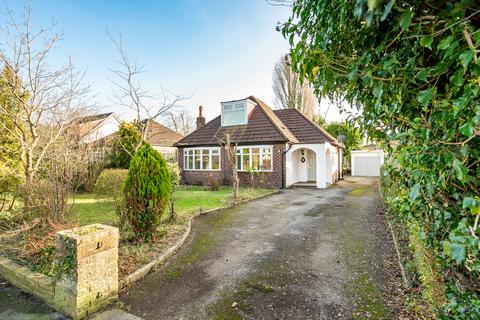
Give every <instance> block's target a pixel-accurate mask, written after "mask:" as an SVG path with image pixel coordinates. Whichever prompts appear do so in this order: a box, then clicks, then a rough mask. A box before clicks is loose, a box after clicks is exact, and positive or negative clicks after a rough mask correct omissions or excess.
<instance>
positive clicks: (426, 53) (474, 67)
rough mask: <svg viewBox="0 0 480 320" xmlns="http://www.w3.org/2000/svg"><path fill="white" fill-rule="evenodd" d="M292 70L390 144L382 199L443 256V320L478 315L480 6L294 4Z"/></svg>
mask: <svg viewBox="0 0 480 320" xmlns="http://www.w3.org/2000/svg"><path fill="white" fill-rule="evenodd" d="M280 29H281V31H282V33H283V35H284V36H285V37H286V38H287V39H289V41H290V44H291V52H290V53H291V61H292V66H293V68H294V69H296V70H297V71H298V72H300V73H301V74H302V75H303V76H305V77H307V78H308V79H309V80H310V82H311V83H312V84H313V85H314V86H315V89H316V92H317V93H318V94H319V95H327V96H330V97H331V98H334V97H339V96H341V97H342V98H345V99H346V100H347V101H349V102H351V103H352V104H353V105H354V106H356V107H357V108H358V109H360V110H362V111H363V112H362V114H361V116H360V117H359V119H358V120H359V122H360V124H361V125H362V128H363V129H365V130H366V131H367V132H368V133H369V135H370V136H373V137H376V138H377V139H378V140H379V141H381V142H383V143H384V144H385V145H386V146H388V151H389V160H388V161H387V164H386V168H385V174H386V175H387V176H388V179H393V181H394V184H395V186H396V188H398V190H397V192H395V193H387V194H389V195H390V197H391V198H389V199H386V201H387V202H388V203H390V204H391V205H392V208H393V210H394V211H395V212H396V214H398V216H399V217H401V218H402V219H403V221H404V222H405V223H406V224H407V223H413V224H414V225H416V226H418V228H417V233H418V236H419V239H421V240H422V241H423V242H424V243H425V245H427V246H428V247H429V248H431V250H432V252H433V253H434V256H435V258H436V259H438V261H439V264H440V268H441V273H442V275H443V277H444V281H445V288H446V289H445V298H446V299H445V302H444V303H442V305H441V306H440V307H439V308H438V309H437V313H438V316H439V317H445V318H458V319H479V318H480V288H479V287H480V281H479V280H480V259H479V245H480V242H479V236H480V232H479V230H478V223H479V214H480V191H479V190H480V186H479V184H480V179H479V177H480V62H479V61H480V57H479V55H480V2H479V1H475V0H465V1H433V0H432V1H401V2H399V1H394V0H389V1H381V0H356V1H350V0H339V1H330V0H298V1H295V2H294V3H293V11H292V16H291V17H290V19H289V20H288V21H286V22H285V23H284V24H282V25H281V27H280Z"/></svg>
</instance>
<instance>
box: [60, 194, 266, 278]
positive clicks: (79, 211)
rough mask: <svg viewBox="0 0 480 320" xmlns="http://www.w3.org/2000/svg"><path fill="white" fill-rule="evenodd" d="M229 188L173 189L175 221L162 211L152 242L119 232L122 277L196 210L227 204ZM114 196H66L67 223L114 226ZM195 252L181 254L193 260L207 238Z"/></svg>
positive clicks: (172, 237)
mask: <svg viewBox="0 0 480 320" xmlns="http://www.w3.org/2000/svg"><path fill="white" fill-rule="evenodd" d="M272 192H273V190H272V189H251V188H240V200H249V199H254V198H258V197H261V196H263V195H267V194H269V193H272ZM232 195H233V191H232V188H231V187H220V189H219V190H218V191H210V190H208V188H206V187H201V186H181V187H180V188H179V190H177V191H176V192H175V195H174V199H175V213H176V216H177V218H176V219H175V221H168V214H167V213H165V214H164V221H163V223H162V224H160V226H159V227H158V229H157V231H156V233H155V239H156V240H155V241H154V242H148V243H145V242H136V241H132V236H133V234H132V232H131V230H128V228H126V229H125V230H121V232H120V246H119V271H120V276H121V277H122V276H125V275H128V274H130V273H132V272H133V271H135V270H136V269H138V268H139V267H141V266H142V265H144V264H146V263H148V262H150V261H152V260H153V259H155V258H156V257H158V256H159V255H160V254H161V252H162V251H164V250H166V249H167V248H169V247H170V246H171V245H172V244H173V243H174V242H175V241H177V240H178V239H179V237H181V235H182V234H183V233H184V231H185V230H186V226H187V223H186V222H187V221H188V219H189V218H190V217H191V216H192V215H193V214H195V213H196V212H199V211H205V210H209V209H214V208H220V207H224V206H228V205H230V204H231V203H232ZM115 201H116V200H115V199H114V198H113V197H108V196H104V195H99V194H95V193H83V194H78V195H76V196H75V197H74V198H72V199H70V201H69V202H70V204H72V215H71V217H70V221H69V222H71V223H75V224H79V225H88V224H93V223H103V224H108V225H114V226H118V217H117V214H116V212H115V205H116V203H115ZM229 219H230V217H229V216H228V215H222V218H221V219H220V220H221V221H220V222H219V223H223V222H228V221H229ZM198 244H199V247H197V248H196V250H195V252H194V253H192V254H191V255H189V256H188V257H185V261H183V262H184V263H185V264H188V263H191V262H194V261H195V260H196V259H198V258H199V256H200V255H201V254H203V252H204V251H205V250H208V247H209V246H210V245H211V243H210V241H209V239H208V237H206V238H205V239H204V241H200V242H198ZM181 273H182V270H181V269H174V270H171V274H170V276H171V277H172V278H176V277H179V276H181Z"/></svg>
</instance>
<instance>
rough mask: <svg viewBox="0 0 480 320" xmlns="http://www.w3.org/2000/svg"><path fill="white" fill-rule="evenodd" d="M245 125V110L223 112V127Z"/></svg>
mask: <svg viewBox="0 0 480 320" xmlns="http://www.w3.org/2000/svg"><path fill="white" fill-rule="evenodd" d="M238 124H245V110H244V109H243V110H233V111H224V112H223V125H224V126H232V125H238Z"/></svg>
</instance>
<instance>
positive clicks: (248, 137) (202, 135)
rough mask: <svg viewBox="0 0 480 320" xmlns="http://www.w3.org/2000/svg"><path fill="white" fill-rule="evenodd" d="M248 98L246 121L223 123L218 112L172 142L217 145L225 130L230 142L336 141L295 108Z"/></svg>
mask: <svg viewBox="0 0 480 320" xmlns="http://www.w3.org/2000/svg"><path fill="white" fill-rule="evenodd" d="M247 99H249V100H250V101H252V102H254V103H255V107H254V109H253V111H252V112H251V114H250V115H249V118H248V124H246V125H239V126H227V127H222V125H221V116H218V117H216V118H215V119H213V120H212V121H210V122H208V123H207V124H205V125H204V126H203V127H201V128H200V129H198V130H196V131H194V132H192V133H191V134H189V135H188V136H186V137H185V138H183V139H181V140H180V141H178V142H177V143H176V144H175V145H176V146H179V147H181V146H201V145H218V144H220V143H221V142H223V141H225V140H226V134H230V138H231V141H232V142H233V143H239V144H256V143H275V142H289V143H322V142H325V141H328V142H332V143H334V144H338V142H337V141H336V139H335V138H333V137H332V136H331V135H329V134H328V133H327V132H326V131H325V130H323V129H321V128H320V127H318V126H317V125H315V124H314V123H313V122H312V121H310V120H308V119H307V118H306V117H304V116H303V115H302V114H301V113H300V112H298V111H296V110H276V111H273V110H272V109H270V107H268V106H267V105H266V104H265V103H264V102H263V101H261V100H260V99H258V98H255V97H253V96H250V97H248V98H247ZM292 111H293V112H292ZM297 134H298V135H297Z"/></svg>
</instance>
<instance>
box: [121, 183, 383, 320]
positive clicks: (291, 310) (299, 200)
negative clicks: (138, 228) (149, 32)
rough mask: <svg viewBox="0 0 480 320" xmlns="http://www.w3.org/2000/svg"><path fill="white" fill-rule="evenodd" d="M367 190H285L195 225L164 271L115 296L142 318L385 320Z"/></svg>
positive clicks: (377, 219)
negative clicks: (179, 250) (188, 239)
mask: <svg viewBox="0 0 480 320" xmlns="http://www.w3.org/2000/svg"><path fill="white" fill-rule="evenodd" d="M377 197H378V194H377V181H376V179H367V178H348V179H347V180H346V181H342V182H340V183H339V184H337V185H334V186H332V187H330V188H328V189H325V190H317V189H293V190H285V191H281V192H280V193H278V194H275V195H272V196H269V197H267V198H263V199H259V200H256V201H252V202H249V203H247V204H244V205H241V206H239V207H236V208H233V209H229V210H226V211H223V212H220V213H216V214H211V215H208V216H205V217H202V218H201V219H198V220H197V221H196V222H195V224H194V228H193V233H192V238H191V240H190V242H189V243H188V244H187V245H186V246H185V247H184V248H183V249H182V250H181V252H180V253H179V254H178V255H177V256H176V257H174V258H173V259H172V260H171V261H170V262H169V263H168V264H167V265H165V266H163V267H162V268H160V269H158V270H157V271H155V272H152V273H150V274H149V275H148V276H146V277H145V278H144V279H142V280H141V281H140V282H138V283H136V284H135V285H134V286H133V287H131V288H129V289H127V290H126V291H124V292H123V293H122V294H121V295H120V300H121V302H122V303H123V304H124V307H125V309H127V310H128V311H129V312H130V313H133V314H136V315H137V316H140V317H142V318H145V319H212V318H215V319H242V318H245V319H334V318H338V319H351V318H358V319H365V318H370V319H388V318H391V314H390V311H389V310H388V308H387V305H386V304H385V302H384V301H385V292H386V291H387V290H388V288H387V287H388V285H387V283H388V282H387V275H386V273H385V271H384V270H385V265H384V261H385V254H386V253H387V252H389V251H390V250H391V244H390V243H391V242H390V241H391V240H390V238H388V233H387V232H385V230H386V225H385V222H384V220H383V219H384V218H383V216H382V215H379V214H378V213H377V212H376V204H377V201H378V198H377Z"/></svg>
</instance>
